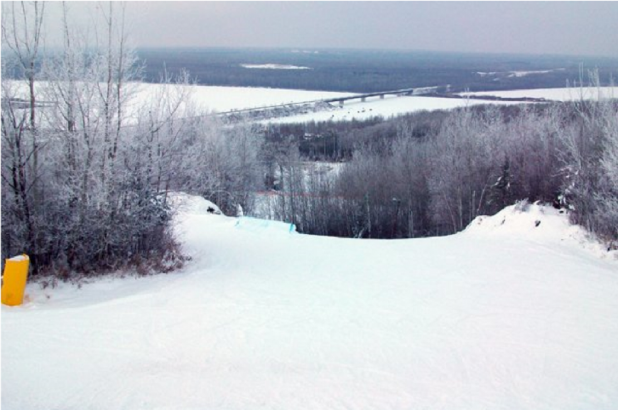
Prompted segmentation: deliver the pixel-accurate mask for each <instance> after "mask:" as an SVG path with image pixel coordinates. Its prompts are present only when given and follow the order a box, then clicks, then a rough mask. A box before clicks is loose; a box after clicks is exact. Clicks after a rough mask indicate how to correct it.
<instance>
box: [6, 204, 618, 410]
mask: <svg viewBox="0 0 618 410" xmlns="http://www.w3.org/2000/svg"><path fill="white" fill-rule="evenodd" d="M186 201H187V202H186V205H185V206H184V208H183V211H182V212H181V213H180V214H179V216H178V229H179V235H180V238H181V239H182V241H183V243H184V246H185V250H186V251H187V252H188V253H189V254H191V255H192V256H193V260H192V261H191V262H189V263H188V265H187V266H186V268H185V270H184V271H183V272H180V273H175V274H169V275H158V276H154V277H147V278H141V279H135V278H125V279H120V278H117V279H105V280H99V281H95V282H94V283H90V284H86V285H84V286H83V287H82V288H81V289H77V288H75V287H73V286H69V285H62V286H60V287H59V288H56V289H44V290H43V289H41V288H39V287H37V286H34V285H29V287H28V289H27V293H28V294H29V297H30V302H28V303H27V304H25V305H23V306H21V307H14V308H9V307H5V306H3V307H2V409H3V410H37V409H46V410H47V409H63V410H68V409H79V410H84V409H92V410H95V409H127V410H135V409H175V410H177V409H217V410H218V409H226V410H246V409H281V410H289V409H295V410H302V409H316V410H318V409H319V410H324V409H358V410H360V409H368V410H369V409H371V410H375V409H449V410H450V409H493V410H498V409H534V410H543V409H548V410H549V409H552V410H553V409H560V410H568V409H573V410H575V409H577V410H585V409H594V410H601V409H608V410H609V409H616V408H618V371H616V369H618V343H617V341H618V261H617V260H616V255H615V254H610V253H607V252H603V251H602V250H601V249H600V247H598V246H597V245H594V243H592V242H590V241H588V240H587V239H586V238H585V236H584V235H583V233H582V232H581V230H579V229H578V228H576V227H573V226H569V224H568V222H567V221H566V218H565V216H564V215H561V214H559V213H558V212H557V211H555V210H553V209H550V208H544V207H539V206H536V205H532V206H530V207H529V209H527V210H525V211H521V210H517V209H515V208H514V207H510V208H507V209H506V210H504V211H502V212H501V213H499V214H498V215H496V216H493V217H489V218H479V219H477V220H476V221H474V222H473V223H472V224H471V226H470V227H469V228H468V229H467V230H466V231H465V232H462V233H460V234H457V235H453V236H449V237H441V238H429V239H411V240H392V241H380V240H353V239H336V238H325V237H313V236H308V235H301V234H298V233H294V232H292V233H290V226H289V224H285V223H276V222H273V223H264V222H259V221H255V220H242V221H238V220H237V219H236V218H228V217H224V216H217V215H213V214H208V213H207V212H206V209H207V208H208V206H206V204H205V203H204V202H203V201H201V200H198V199H195V198H186ZM538 222H540V223H538ZM537 225H538V226H537Z"/></svg>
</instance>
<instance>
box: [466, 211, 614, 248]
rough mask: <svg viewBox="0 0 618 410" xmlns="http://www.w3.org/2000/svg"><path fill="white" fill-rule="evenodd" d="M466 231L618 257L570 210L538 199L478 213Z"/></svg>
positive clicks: (471, 233) (467, 232) (467, 233)
mask: <svg viewBox="0 0 618 410" xmlns="http://www.w3.org/2000/svg"><path fill="white" fill-rule="evenodd" d="M463 234H465V235H482V236H486V237H502V238H505V237H507V238H511V239H513V238H524V239H526V240H529V241H535V242H544V243H548V244H554V245H555V244H564V245H567V244H568V245H570V246H573V247H574V248H576V249H579V250H581V249H587V250H588V251H591V252H593V253H594V254H595V255H597V256H599V257H603V258H609V259H614V260H618V252H616V251H610V252H608V251H607V249H606V248H605V246H604V245H603V244H601V243H600V242H599V241H598V240H596V239H594V238H593V237H591V235H590V234H589V233H588V232H587V231H586V230H585V229H583V228H582V227H581V226H578V225H573V224H571V223H570V222H569V218H568V215H567V211H565V210H563V209H560V210H558V209H555V208H553V207H551V206H548V205H541V204H539V203H534V204H530V203H528V202H526V201H522V202H519V203H518V204H516V205H511V206H509V207H506V208H504V209H503V210H502V211H500V212H498V213H497V214H496V215H493V216H479V217H477V218H475V219H474V221H472V222H471V223H470V225H468V227H467V228H466V229H465V230H464V232H463Z"/></svg>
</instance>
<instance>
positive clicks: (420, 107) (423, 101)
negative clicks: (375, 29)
mask: <svg viewBox="0 0 618 410" xmlns="http://www.w3.org/2000/svg"><path fill="white" fill-rule="evenodd" d="M489 103H491V104H513V102H503V101H491V102H488V101H481V100H465V99H457V98H438V97H420V96H401V97H398V96H393V95H390V96H386V97H384V99H383V100H382V99H380V98H379V97H372V98H368V99H367V100H366V101H365V102H362V101H360V100H351V101H346V102H345V104H344V106H343V107H339V106H338V105H337V104H333V108H332V109H331V110H327V111H318V112H309V113H306V114H299V115H292V116H289V117H281V118H273V119H268V120H263V121H261V122H263V123H291V122H301V123H302V122H310V121H329V120H330V121H350V120H353V119H354V120H365V119H369V118H372V117H376V116H381V117H384V118H390V117H395V116H398V115H403V114H408V113H413V112H418V111H434V110H452V109H454V108H459V107H464V106H467V105H468V106H469V105H478V104H489Z"/></svg>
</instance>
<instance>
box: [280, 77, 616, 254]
mask: <svg viewBox="0 0 618 410" xmlns="http://www.w3.org/2000/svg"><path fill="white" fill-rule="evenodd" d="M593 79H594V78H593ZM593 90H596V89H593ZM607 97H609V96H601V97H600V98H598V99H592V100H584V99H580V100H578V101H576V102H574V103H560V104H558V103H556V104H545V105H521V106H511V107H499V106H483V107H479V106H476V107H468V108H463V109H458V110H455V111H452V112H433V113H419V114H414V115H409V116H406V117H403V118H399V119H395V120H391V121H387V122H384V123H381V124H375V125H371V126H368V127H365V128H362V129H353V128H352V129H351V131H350V132H351V134H352V135H356V136H358V139H357V143H356V145H355V146H354V150H353V154H352V156H351V158H350V159H349V160H348V161H346V162H345V163H344V164H342V165H341V166H340V167H339V168H340V170H339V172H338V173H334V174H333V173H331V175H330V177H325V176H324V175H321V174H320V173H317V172H312V171H311V167H310V166H308V165H307V164H306V163H304V162H302V161H301V160H300V159H295V157H294V156H296V157H298V158H300V157H299V154H300V150H299V148H300V146H301V143H300V142H299V143H297V144H296V146H295V150H296V153H294V155H292V156H290V157H289V158H290V159H289V160H288V161H287V163H286V164H287V165H286V167H287V168H285V170H283V171H282V172H281V175H282V179H283V180H284V183H283V188H282V189H283V191H284V193H282V194H281V199H280V201H279V202H277V204H276V205H272V204H271V208H272V207H277V206H278V207H279V210H278V212H277V213H276V215H275V216H277V217H280V218H284V219H286V220H289V221H292V222H294V223H295V224H296V225H297V227H298V228H299V229H300V230H301V231H303V232H307V233H315V234H322V235H335V236H346V237H371V238H406V237H416V236H431V235H443V234H450V233H455V232H458V231H460V230H462V229H464V228H465V227H466V226H467V225H468V224H469V223H470V222H471V221H472V220H473V219H474V218H475V217H476V216H479V215H491V214H494V213H496V212H498V211H499V210H501V209H502V208H504V207H505V206H507V205H510V204H513V203H514V202H515V201H517V200H523V199H527V200H528V201H541V202H543V203H548V204H553V205H554V206H556V207H563V208H565V209H568V210H569V211H570V215H571V218H572V219H573V221H574V222H576V223H579V224H582V225H583V226H585V227H586V228H587V229H588V230H589V231H591V232H594V233H595V234H597V235H598V236H600V237H601V238H603V239H605V240H607V241H609V242H611V241H615V240H616V239H618V231H617V227H618V219H617V218H618V213H617V212H616V210H617V206H616V205H617V201H618V180H617V179H616V169H617V168H618V161H617V159H618V156H617V154H616V145H617V140H618V117H617V115H618V106H617V105H616V102H615V100H612V99H610V98H607ZM384 130H387V132H384ZM366 135H370V136H371V137H366ZM286 170H287V171H286Z"/></svg>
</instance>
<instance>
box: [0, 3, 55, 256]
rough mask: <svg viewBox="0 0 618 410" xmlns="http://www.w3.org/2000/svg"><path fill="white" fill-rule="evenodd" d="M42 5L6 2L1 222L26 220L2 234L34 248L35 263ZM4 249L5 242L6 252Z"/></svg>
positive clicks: (39, 195) (4, 10)
mask: <svg viewBox="0 0 618 410" xmlns="http://www.w3.org/2000/svg"><path fill="white" fill-rule="evenodd" d="M44 9H45V5H44V4H43V3H41V2H19V3H18V2H9V3H2V49H3V50H4V51H5V52H3V59H2V78H3V83H2V146H3V149H2V162H3V167H2V178H3V193H2V203H3V205H4V206H5V207H6V212H3V216H2V220H3V226H4V224H5V223H8V222H9V220H10V221H11V222H15V220H19V221H22V224H21V227H20V228H19V229H17V230H15V231H14V232H13V233H14V234H13V235H12V236H11V237H10V238H9V237H8V236H7V234H5V233H4V232H3V239H4V240H9V241H10V242H11V243H16V244H19V246H27V247H28V248H29V249H33V261H34V262H36V257H37V255H38V253H39V250H38V245H39V241H38V238H37V232H38V228H37V225H38V223H39V222H40V218H39V217H38V210H39V208H40V207H41V201H42V195H41V192H40V185H41V183H40V177H41V174H42V172H43V171H42V169H41V161H40V158H39V157H40V155H41V154H40V151H41V149H42V148H43V147H42V145H44V144H45V143H46V141H42V140H41V136H40V135H39V131H38V127H39V122H40V121H39V118H38V115H37V112H38V104H37V93H36V89H35V79H36V76H37V74H38V71H39V66H40V61H39V59H40V58H39V57H40V52H41V49H42V47H43V35H42V27H43V17H44ZM6 52H8V54H7V53H6ZM15 71H16V74H18V75H21V76H22V78H23V79H24V83H25V87H16V86H15V84H9V83H8V82H7V81H5V77H6V76H7V74H8V73H9V72H15ZM14 74H15V73H14ZM24 88H25V89H26V90H27V91H26V92H24V91H23V89H24ZM15 218H16V219H15ZM11 225H12V226H13V228H15V225H14V224H11ZM3 242H4V241H3ZM6 251H7V247H6V246H4V243H3V254H5V252H6Z"/></svg>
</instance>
